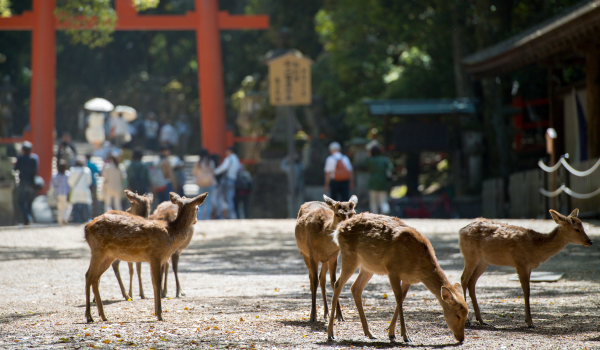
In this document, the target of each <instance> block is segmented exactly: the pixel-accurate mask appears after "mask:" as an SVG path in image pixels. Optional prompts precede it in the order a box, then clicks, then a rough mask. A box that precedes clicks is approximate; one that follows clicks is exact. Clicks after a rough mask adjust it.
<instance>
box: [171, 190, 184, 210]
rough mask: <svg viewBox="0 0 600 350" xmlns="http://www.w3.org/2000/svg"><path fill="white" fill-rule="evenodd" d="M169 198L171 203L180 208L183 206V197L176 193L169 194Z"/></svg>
mask: <svg viewBox="0 0 600 350" xmlns="http://www.w3.org/2000/svg"><path fill="white" fill-rule="evenodd" d="M169 198H170V199H171V203H173V204H177V205H178V206H180V207H181V206H182V205H183V203H182V202H181V197H179V195H178V194H177V193H175V192H169Z"/></svg>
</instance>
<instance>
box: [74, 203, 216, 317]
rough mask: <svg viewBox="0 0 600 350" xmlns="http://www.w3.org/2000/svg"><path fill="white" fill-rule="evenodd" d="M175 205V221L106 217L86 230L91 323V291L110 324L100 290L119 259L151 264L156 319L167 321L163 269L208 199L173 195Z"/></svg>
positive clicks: (86, 281)
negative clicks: (162, 286) (164, 305)
mask: <svg viewBox="0 0 600 350" xmlns="http://www.w3.org/2000/svg"><path fill="white" fill-rule="evenodd" d="M169 196H170V199H171V202H172V203H174V204H176V205H177V206H178V207H179V210H178V212H177V218H176V219H175V220H174V221H171V222H166V221H162V220H146V219H144V218H141V217H139V216H134V215H131V214H125V215H117V214H114V213H106V214H103V215H100V216H98V217H96V218H95V219H94V220H92V221H91V222H90V223H89V224H87V225H86V226H85V230H84V231H85V240H86V242H87V243H88V245H89V246H90V250H91V258H90V266H89V268H88V270H87V272H86V274H85V302H86V305H85V314H86V318H87V322H88V323H90V322H94V319H93V318H92V314H91V310H90V287H91V288H92V289H93V293H94V297H95V298H96V301H97V302H96V305H97V307H98V314H99V315H100V318H102V320H103V321H107V318H106V315H105V314H104V307H103V305H102V299H101V298H100V291H99V289H98V282H99V279H100V276H101V275H102V274H103V273H104V272H105V271H106V270H107V269H108V267H109V266H110V265H111V264H112V262H113V261H114V260H115V259H120V260H125V261H134V262H148V263H150V274H151V276H152V287H153V289H154V310H155V312H154V313H155V315H156V318H157V319H158V320H159V321H162V320H163V317H162V307H161V297H160V295H161V277H162V276H161V266H162V265H163V264H164V263H165V262H166V261H167V260H168V259H169V257H171V255H173V253H174V252H175V251H176V250H177V249H178V248H179V246H181V244H182V243H183V242H185V241H186V240H187V239H188V235H189V233H190V230H189V228H190V227H191V226H192V225H193V224H195V223H196V215H197V213H198V206H199V205H201V204H202V203H203V202H204V201H205V200H206V197H207V196H208V193H203V194H201V195H199V196H196V197H194V198H186V197H180V196H179V195H177V194H176V193H175V192H171V193H169Z"/></svg>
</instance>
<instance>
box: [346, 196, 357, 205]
mask: <svg viewBox="0 0 600 350" xmlns="http://www.w3.org/2000/svg"><path fill="white" fill-rule="evenodd" d="M348 202H351V203H354V205H357V204H358V197H356V195H355V194H353V195H352V197H350V200H349V201H348Z"/></svg>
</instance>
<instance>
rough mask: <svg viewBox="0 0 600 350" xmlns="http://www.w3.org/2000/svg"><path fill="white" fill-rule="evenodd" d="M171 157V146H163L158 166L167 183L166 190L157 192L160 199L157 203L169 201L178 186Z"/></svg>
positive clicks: (157, 197)
mask: <svg viewBox="0 0 600 350" xmlns="http://www.w3.org/2000/svg"><path fill="white" fill-rule="evenodd" d="M170 157H171V150H170V149H169V147H165V146H163V147H161V150H160V161H159V163H158V167H159V170H160V171H161V173H162V176H163V177H164V180H165V184H164V190H162V191H160V192H157V193H156V199H158V201H157V203H159V204H160V203H162V202H165V201H168V200H169V193H170V192H173V190H174V189H175V188H177V180H176V179H175V173H174V172H173V168H172V167H171V161H170V160H169V158H170Z"/></svg>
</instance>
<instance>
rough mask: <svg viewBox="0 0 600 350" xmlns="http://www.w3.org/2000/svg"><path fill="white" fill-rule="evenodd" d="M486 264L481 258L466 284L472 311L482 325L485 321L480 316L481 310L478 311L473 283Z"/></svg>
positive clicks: (483, 270) (481, 273)
mask: <svg viewBox="0 0 600 350" xmlns="http://www.w3.org/2000/svg"><path fill="white" fill-rule="evenodd" d="M488 265H489V264H488V263H487V262H485V261H483V260H481V261H480V262H479V265H477V268H476V269H475V271H474V272H473V274H472V275H471V278H470V279H469V284H468V286H467V287H468V288H469V295H470V296H471V302H472V303H473V311H475V318H476V319H477V321H479V324H481V325H483V326H487V323H485V322H483V318H481V312H480V311H479V304H478V303H477V297H476V296H475V284H476V283H477V280H478V279H479V277H481V275H483V273H484V272H485V269H486V268H487V267H488ZM464 288H465V287H463V289H464ZM465 300H466V299H465Z"/></svg>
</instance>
